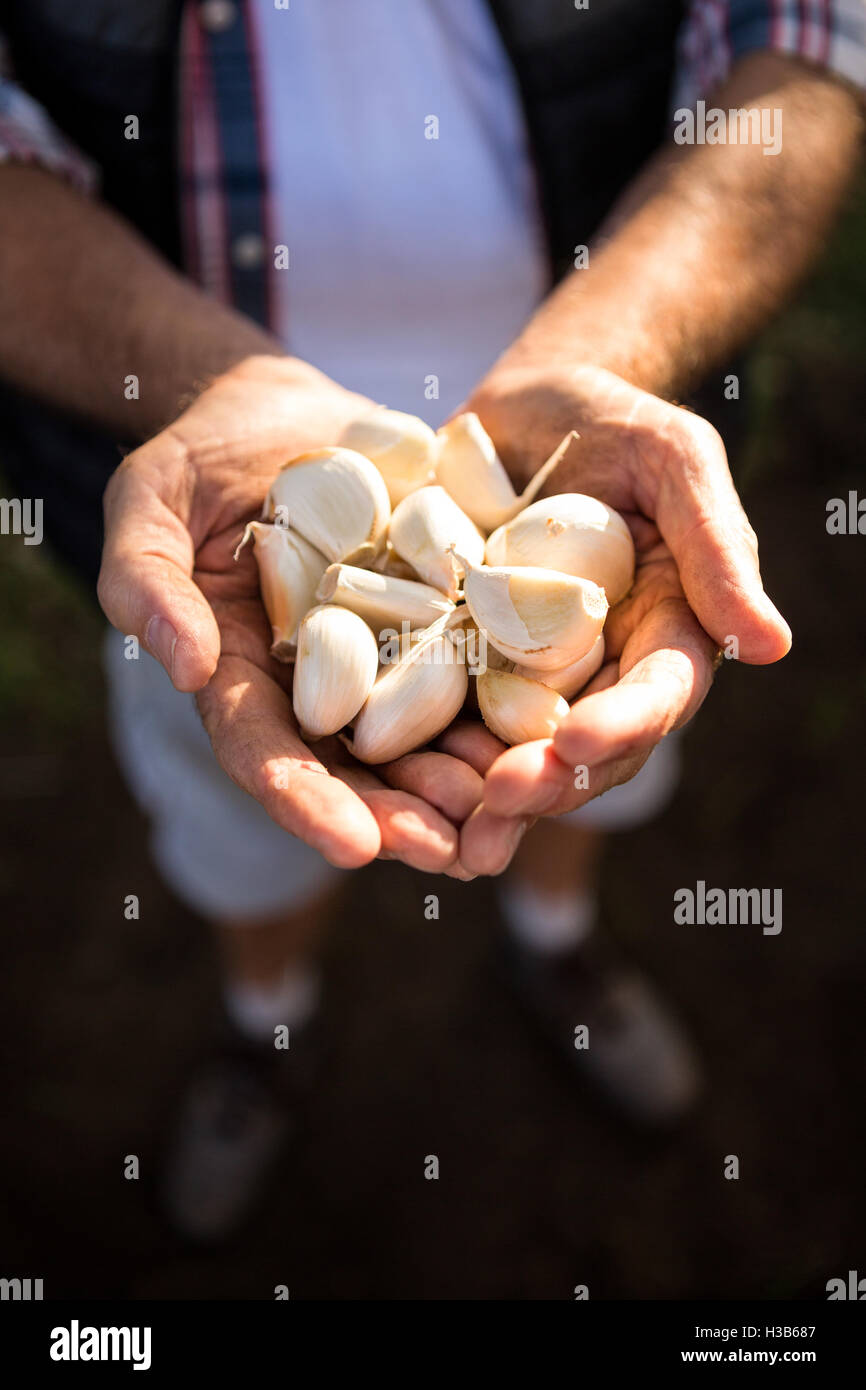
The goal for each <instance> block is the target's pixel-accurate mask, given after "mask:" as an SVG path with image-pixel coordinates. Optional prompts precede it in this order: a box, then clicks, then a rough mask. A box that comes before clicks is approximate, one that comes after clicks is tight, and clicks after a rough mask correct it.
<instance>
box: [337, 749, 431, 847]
mask: <svg viewBox="0 0 866 1390" xmlns="http://www.w3.org/2000/svg"><path fill="white" fill-rule="evenodd" d="M334 777H335V778H339V779H340V780H341V781H343V782H345V783H346V785H347V786H349V787H351V788H352V789H353V790H354V791H355V792H357V794H358V796H359V797H360V798H361V800H362V801H363V802H364V804H365V805H366V807H367V809H368V810H369V811H370V813H371V814H372V815H373V816H374V817H375V819H376V824H377V826H378V828H379V834H380V838H381V849H380V851H379V858H380V859H399V860H400V861H401V862H402V863H403V864H408V865H409V866H410V867H411V868H413V869H421V870H422V871H423V872H424V873H433V874H438V873H442V872H443V871H444V870H445V869H447V868H448V867H449V866H450V865H452V864H454V863H455V862H456V860H457V850H458V832H457V829H456V827H455V826H453V825H452V824H451V822H450V821H448V820H446V819H445V817H444V816H443V815H440V813H439V812H438V811H437V810H436V809H435V807H433V806H429V805H428V804H427V803H426V802H425V801H421V800H420V799H419V798H418V797H417V796H411V795H410V794H409V793H408V792H403V791H396V790H394V789H393V788H391V787H383V786H382V784H381V782H379V780H378V778H377V777H375V776H374V775H373V774H371V773H370V772H369V771H368V770H367V769H366V768H359V767H353V766H349V765H345V764H343V765H338V766H335V767H334Z"/></svg>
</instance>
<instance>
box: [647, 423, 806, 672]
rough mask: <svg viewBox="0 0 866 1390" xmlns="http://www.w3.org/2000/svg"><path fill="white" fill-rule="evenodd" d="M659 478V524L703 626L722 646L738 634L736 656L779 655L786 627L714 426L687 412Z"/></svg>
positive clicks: (762, 659) (755, 659)
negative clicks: (764, 577) (771, 594)
mask: <svg viewBox="0 0 866 1390" xmlns="http://www.w3.org/2000/svg"><path fill="white" fill-rule="evenodd" d="M672 447H673V448H674V454H673V457H672V458H670V459H669V460H668V461H667V466H666V467H665V468H664V470H663V473H662V476H661V478H660V481H659V491H658V501H657V524H658V528H659V531H660V532H661V534H662V536H663V537H664V540H665V541H666V543H667V545H668V546H669V547H670V550H671V552H672V554H673V556H674V559H675V560H676V562H677V568H678V570H679V575H680V580H681V582H682V586H683V589H684V590H685V595H686V598H687V599H688V601H689V605H690V606H691V608H692V610H693V612H694V613H695V614H696V615H697V618H698V620H699V622H700V623H701V626H702V627H703V628H704V630H705V631H706V632H708V633H709V635H710V636H711V637H712V638H713V640H714V641H715V642H716V643H717V644H718V646H720V647H724V646H725V645H726V644H727V642H729V641H730V639H731V638H732V637H735V638H736V639H737V643H738V648H739V658H740V660H741V661H746V662H749V663H752V664H754V665H765V664H768V663H770V662H773V661H779V660H781V658H782V657H783V656H785V654H786V653H787V652H788V651H789V650H790V647H791V629H790V628H789V626H788V624H787V623H786V622H785V619H784V618H783V617H782V615H781V613H780V612H779V610H778V609H777V608H776V606H775V604H774V603H773V602H772V601H771V599H770V598H769V597H768V595H767V594H766V593H765V591H764V586H763V583H762V581H761V571H760V567H759V564H758V541H757V537H756V536H755V533H754V531H753V530H752V528H751V526H750V525H749V521H748V518H747V516H746V513H745V512H744V511H743V508H742V505H741V503H740V499H739V497H738V496H737V491H736V488H735V487H734V483H733V479H732V478H731V474H730V471H729V469H728V461H727V457H726V454H725V447H724V445H723V443H722V440H721V437H720V435H719V434H718V432H717V431H716V430H715V429H714V428H713V426H712V425H710V424H709V423H708V422H707V421H706V420H702V419H701V418H700V417H699V416H689V417H688V418H687V423H686V426H685V429H684V430H683V436H682V438H681V440H680V441H678V444H677V445H676V446H672Z"/></svg>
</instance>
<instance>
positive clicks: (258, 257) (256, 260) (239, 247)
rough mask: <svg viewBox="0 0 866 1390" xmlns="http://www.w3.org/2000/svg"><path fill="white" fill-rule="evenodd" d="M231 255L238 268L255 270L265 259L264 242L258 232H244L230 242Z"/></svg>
mask: <svg viewBox="0 0 866 1390" xmlns="http://www.w3.org/2000/svg"><path fill="white" fill-rule="evenodd" d="M231 255H232V263H233V264H234V265H236V266H237V267H238V270H255V268H256V266H260V265H261V264H262V261H263V260H264V259H265V243H264V242H263V240H262V238H261V237H260V236H259V234H258V232H244V233H243V234H242V235H241V236H239V237H235V239H234V241H233V242H232V251H231Z"/></svg>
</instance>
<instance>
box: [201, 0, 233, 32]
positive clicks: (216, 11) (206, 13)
mask: <svg viewBox="0 0 866 1390" xmlns="http://www.w3.org/2000/svg"><path fill="white" fill-rule="evenodd" d="M198 13H199V19H200V20H201V25H202V28H203V29H207V31H208V33H209V34H222V33H223V32H224V30H226V29H230V28H231V27H232V25H233V24H234V22H235V20H236V19H237V17H238V7H237V5H235V4H234V3H233V0H202V4H201V5H200V6H199V11H198Z"/></svg>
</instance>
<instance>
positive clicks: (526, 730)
mask: <svg viewBox="0 0 866 1390" xmlns="http://www.w3.org/2000/svg"><path fill="white" fill-rule="evenodd" d="M478 707H479V709H480V710H481V716H482V718H483V720H484V723H485V724H486V725H487V727H488V729H489V730H490V732H491V733H492V734H495V735H496V737H497V738H501V739H502V741H503V743H508V744H515V743H529V742H531V741H532V740H533V739H538V738H553V735H554V733H555V731H556V728H557V725H558V724H560V723H561V721H562V720H563V719H564V718H565V716H566V715H567V714H568V705H567V704H566V702H565V700H564V699H563V698H562V696H561V695H558V694H557V693H556V691H555V690H551V688H550V686H548V685H542V683H541V682H540V681H537V680H532V679H531V678H527V677H526V676H518V675H515V674H514V673H513V672H508V671H490V670H488V671H485V672H484V673H483V674H482V675H480V676H479V677H478Z"/></svg>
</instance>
